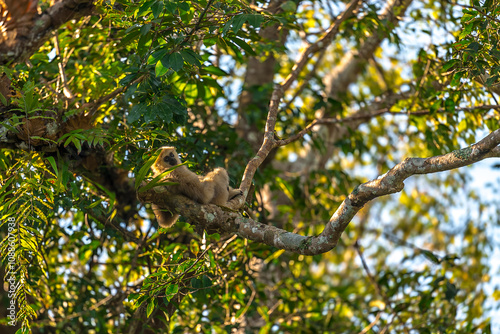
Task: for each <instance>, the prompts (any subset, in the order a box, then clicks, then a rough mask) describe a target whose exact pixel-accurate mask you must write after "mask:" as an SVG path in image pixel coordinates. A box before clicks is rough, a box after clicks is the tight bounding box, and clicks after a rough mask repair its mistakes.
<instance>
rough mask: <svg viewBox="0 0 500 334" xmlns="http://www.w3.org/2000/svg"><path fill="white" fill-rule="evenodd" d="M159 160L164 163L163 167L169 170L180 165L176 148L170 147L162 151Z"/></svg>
mask: <svg viewBox="0 0 500 334" xmlns="http://www.w3.org/2000/svg"><path fill="white" fill-rule="evenodd" d="M160 159H161V160H160ZM158 160H160V161H161V162H162V165H164V166H165V167H167V168H169V167H172V166H175V165H178V164H179V163H180V160H179V156H178V154H177V152H176V151H175V148H173V147H169V146H167V147H164V148H163V149H162V151H161V153H160V156H159V157H158ZM158 160H157V161H158Z"/></svg>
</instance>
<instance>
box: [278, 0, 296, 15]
mask: <svg viewBox="0 0 500 334" xmlns="http://www.w3.org/2000/svg"><path fill="white" fill-rule="evenodd" d="M281 9H283V11H285V12H288V13H295V12H296V11H297V4H296V3H295V1H287V2H285V3H283V4H282V5H281Z"/></svg>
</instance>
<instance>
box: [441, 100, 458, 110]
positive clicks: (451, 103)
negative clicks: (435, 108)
mask: <svg viewBox="0 0 500 334" xmlns="http://www.w3.org/2000/svg"><path fill="white" fill-rule="evenodd" d="M444 109H445V110H446V111H447V112H454V111H455V102H454V101H453V100H452V99H446V100H445V101H444Z"/></svg>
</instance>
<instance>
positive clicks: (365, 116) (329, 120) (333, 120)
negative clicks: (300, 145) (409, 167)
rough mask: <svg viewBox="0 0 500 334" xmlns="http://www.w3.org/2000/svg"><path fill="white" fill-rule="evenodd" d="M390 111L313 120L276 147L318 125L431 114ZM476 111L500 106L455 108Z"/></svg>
mask: <svg viewBox="0 0 500 334" xmlns="http://www.w3.org/2000/svg"><path fill="white" fill-rule="evenodd" d="M390 109H391V108H383V109H379V110H375V111H373V112H371V113H369V114H359V115H353V116H349V117H345V118H319V119H315V120H314V121H312V122H311V123H310V124H309V125H307V126H306V127H305V128H304V129H302V130H301V131H299V132H298V133H296V134H295V135H293V136H291V137H289V138H287V139H281V140H279V141H277V146H279V147H281V146H285V145H288V144H290V143H292V142H294V141H296V140H299V139H301V138H302V137H304V136H305V135H306V134H307V133H309V132H311V131H312V130H313V128H314V127H315V126H316V125H320V124H341V123H349V122H352V121H359V120H369V119H372V118H374V117H377V116H381V115H387V114H389V115H395V116H397V115H401V116H409V115H410V116H411V115H414V116H423V115H428V114H430V113H431V112H430V111H429V110H423V109H422V110H415V111H411V112H399V111H396V112H395V111H391V110H390ZM478 109H480V110H486V111H488V110H491V109H494V110H500V105H490V104H486V105H480V106H475V107H463V108H455V111H464V112H472V111H475V110H478ZM435 112H438V113H441V112H446V109H444V108H439V109H438V110H436V111H435Z"/></svg>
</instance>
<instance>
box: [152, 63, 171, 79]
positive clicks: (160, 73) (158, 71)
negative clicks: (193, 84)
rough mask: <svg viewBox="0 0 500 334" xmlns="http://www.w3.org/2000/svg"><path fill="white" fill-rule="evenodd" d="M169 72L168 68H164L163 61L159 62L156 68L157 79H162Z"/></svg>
mask: <svg viewBox="0 0 500 334" xmlns="http://www.w3.org/2000/svg"><path fill="white" fill-rule="evenodd" d="M167 72H168V67H166V66H164V64H163V60H161V61H158V62H157V63H156V66H155V74H156V76H157V77H161V76H163V75H165V74H166V73H167Z"/></svg>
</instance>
